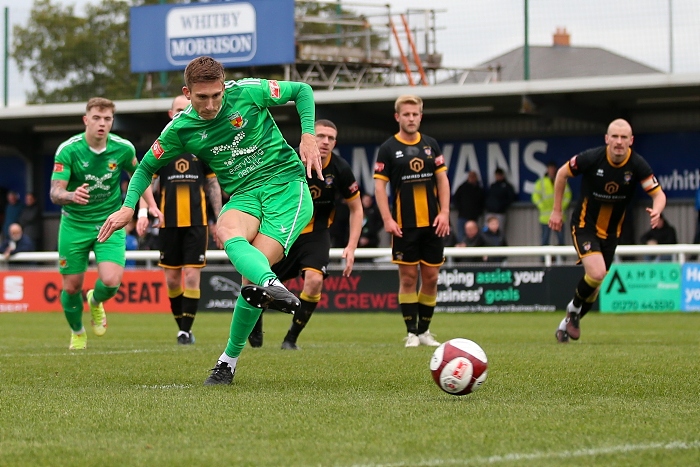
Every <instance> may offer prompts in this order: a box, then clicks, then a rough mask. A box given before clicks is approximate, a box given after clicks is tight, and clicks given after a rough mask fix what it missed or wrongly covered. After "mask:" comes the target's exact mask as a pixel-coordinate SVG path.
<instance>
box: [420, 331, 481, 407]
mask: <svg viewBox="0 0 700 467" xmlns="http://www.w3.org/2000/svg"><path fill="white" fill-rule="evenodd" d="M487 369H488V361H487V360H486V353H485V352H484V350H483V349H482V348H481V347H479V345H478V344H477V343H476V342H474V341H470V340H469V339H461V338H457V339H450V340H449V341H447V342H445V343H444V344H442V345H441V346H440V347H438V348H437V349H435V352H434V353H433V357H432V358H431V359H430V372H431V373H432V375H433V379H434V380H435V384H437V385H438V386H439V387H440V389H442V390H443V391H445V392H446V393H448V394H452V395H455V396H463V395H465V394H470V393H472V392H474V391H476V390H477V389H479V387H480V386H481V385H482V384H484V381H486V375H487V373H488V371H487Z"/></svg>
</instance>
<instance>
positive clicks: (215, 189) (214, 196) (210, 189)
mask: <svg viewBox="0 0 700 467" xmlns="http://www.w3.org/2000/svg"><path fill="white" fill-rule="evenodd" d="M204 191H205V192H206V195H207V198H208V199H209V202H210V203H211V207H212V210H213V211H214V214H215V215H217V216H218V215H219V213H220V212H221V185H219V179H218V178H216V177H209V178H207V179H206V181H205V182H204ZM212 221H213V222H212ZM209 230H211V235H212V237H214V241H215V242H216V246H217V247H219V248H223V247H224V244H223V242H222V241H221V239H220V238H219V236H218V235H216V219H210V221H209Z"/></svg>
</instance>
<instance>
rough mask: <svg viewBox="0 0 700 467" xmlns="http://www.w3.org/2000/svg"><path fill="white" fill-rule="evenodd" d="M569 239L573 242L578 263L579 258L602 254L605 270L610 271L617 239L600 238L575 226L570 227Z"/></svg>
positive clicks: (590, 231) (588, 230)
mask: <svg viewBox="0 0 700 467" xmlns="http://www.w3.org/2000/svg"><path fill="white" fill-rule="evenodd" d="M571 239H572V240H573V242H574V248H576V253H578V258H579V260H578V262H577V263H580V262H581V258H583V257H585V256H590V255H594V254H602V255H603V260H604V261H605V269H606V270H610V265H611V264H612V262H613V258H614V257H615V249H616V248H617V237H612V238H607V239H606V238H600V237H599V236H598V235H596V233H595V231H593V230H592V229H585V228H584V229H581V228H579V227H576V226H575V225H572V226H571Z"/></svg>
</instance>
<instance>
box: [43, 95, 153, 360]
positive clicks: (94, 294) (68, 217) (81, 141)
mask: <svg viewBox="0 0 700 467" xmlns="http://www.w3.org/2000/svg"><path fill="white" fill-rule="evenodd" d="M114 108H115V106H114V103H113V102H112V101H110V100H108V99H105V98H102V97H93V98H92V99H90V100H89V101H88V103H87V106H86V113H85V115H84V116H83V123H84V124H85V132H84V133H80V134H78V135H75V136H73V137H71V138H70V139H68V140H66V141H64V142H63V143H61V145H60V146H59V147H58V149H57V150H56V156H55V159H54V166H53V174H52V175H51V191H50V196H51V201H53V203H54V204H58V205H60V206H62V209H61V224H60V227H59V230H58V258H59V272H60V273H61V275H62V276H63V286H62V290H61V306H62V307H63V312H64V314H65V316H66V320H68V324H69V325H70V328H71V329H72V331H73V333H72V334H71V341H70V345H69V347H68V348H69V349H71V350H83V349H85V347H86V346H87V333H86V332H85V328H84V327H83V296H82V289H83V281H84V279H85V271H86V270H87V266H88V255H89V254H90V250H93V251H94V252H95V259H96V261H97V273H98V276H99V277H98V279H97V282H96V283H95V287H94V288H93V289H91V290H89V291H88V293H87V301H88V305H89V307H90V313H91V315H92V330H93V332H94V333H95V335H97V336H103V335H104V334H105V332H107V316H106V314H105V310H104V305H103V302H105V301H107V300H109V299H110V298H112V297H113V296H114V295H116V293H117V291H118V290H119V285H120V284H121V280H122V275H123V274H124V263H125V255H124V252H125V249H126V245H125V233H124V232H123V231H121V232H119V235H115V236H114V237H112V238H111V239H109V241H108V242H104V243H97V242H96V239H97V233H98V230H99V228H100V226H101V225H102V223H103V222H104V220H105V219H106V218H107V216H109V215H110V214H111V213H112V212H114V210H115V209H117V208H119V206H120V205H121V190H120V182H121V172H122V170H125V171H127V172H129V173H133V172H134V170H135V169H136V166H138V161H137V159H136V150H135V149H134V145H133V144H131V143H130V142H129V141H127V140H125V139H124V138H120V137H119V136H117V135H113V134H110V130H111V129H112V123H113V122H114ZM144 200H145V201H146V203H147V205H148V207H149V211H150V212H151V214H152V215H153V216H154V217H158V218H159V219H160V218H162V214H161V212H160V211H159V210H158V206H157V205H156V202H155V200H154V199H153V193H151V192H150V191H149V192H148V193H144Z"/></svg>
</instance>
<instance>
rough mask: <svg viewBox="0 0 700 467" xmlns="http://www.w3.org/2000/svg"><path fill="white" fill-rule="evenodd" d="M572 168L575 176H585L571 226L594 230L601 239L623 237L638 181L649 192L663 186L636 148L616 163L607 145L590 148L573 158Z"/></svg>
mask: <svg viewBox="0 0 700 467" xmlns="http://www.w3.org/2000/svg"><path fill="white" fill-rule="evenodd" d="M568 167H569V172H570V174H571V176H577V175H581V176H582V177H583V178H582V180H581V197H580V200H579V202H578V204H577V206H576V208H575V209H574V213H573V215H572V216H571V225H573V226H576V227H578V228H582V229H583V228H590V229H594V231H595V234H596V235H597V236H598V237H600V238H609V237H610V238H616V237H619V236H620V232H621V231H622V221H623V220H624V218H625V210H626V208H627V205H628V204H629V203H630V202H631V201H632V198H633V197H634V192H635V190H636V188H637V183H640V184H641V185H642V188H643V189H644V191H646V192H647V193H649V194H651V193H654V192H655V191H657V190H660V189H661V185H659V182H658V181H657V180H656V177H655V176H654V173H653V172H652V170H651V167H650V166H649V164H648V163H647V161H646V160H644V158H642V156H640V155H639V154H638V153H637V152H635V151H633V150H632V149H629V151H628V153H627V157H626V158H625V160H623V161H622V162H621V163H619V164H614V163H613V162H612V160H611V159H610V156H609V153H608V147H607V146H601V147H598V148H593V149H589V150H587V151H584V152H582V153H580V154H578V155H576V156H574V157H572V158H571V159H570V160H569V165H568Z"/></svg>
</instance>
